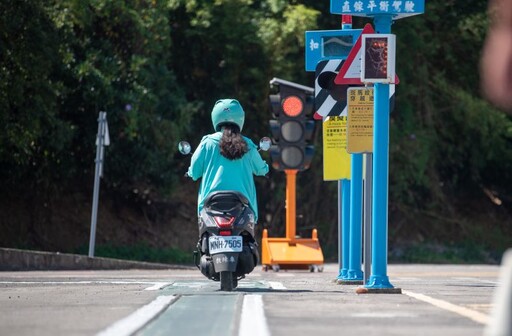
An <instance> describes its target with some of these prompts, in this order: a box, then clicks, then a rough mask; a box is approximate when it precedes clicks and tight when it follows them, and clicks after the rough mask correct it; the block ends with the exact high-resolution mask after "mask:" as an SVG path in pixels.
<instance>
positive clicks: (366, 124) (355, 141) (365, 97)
mask: <svg viewBox="0 0 512 336" xmlns="http://www.w3.org/2000/svg"><path fill="white" fill-rule="evenodd" d="M347 91H348V92H347V110H348V113H347V114H348V125H347V152H348V153H351V154H356V153H371V152H373V110H374V107H373V88H349V89H348V90H347Z"/></svg>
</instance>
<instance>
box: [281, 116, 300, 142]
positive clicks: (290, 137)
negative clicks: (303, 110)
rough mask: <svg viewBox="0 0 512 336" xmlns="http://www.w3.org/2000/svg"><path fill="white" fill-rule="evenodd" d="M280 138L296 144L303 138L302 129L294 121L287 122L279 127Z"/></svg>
mask: <svg viewBox="0 0 512 336" xmlns="http://www.w3.org/2000/svg"><path fill="white" fill-rule="evenodd" d="M281 136H282V137H283V139H284V140H285V141H287V142H297V141H300V140H301V139H302V138H303V137H304V128H303V127H302V125H301V123H300V122H298V121H296V120H289V121H286V122H284V123H283V124H282V125H281Z"/></svg>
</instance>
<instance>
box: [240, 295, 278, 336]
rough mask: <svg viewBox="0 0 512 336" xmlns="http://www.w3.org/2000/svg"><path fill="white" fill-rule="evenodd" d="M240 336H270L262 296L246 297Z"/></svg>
mask: <svg viewBox="0 0 512 336" xmlns="http://www.w3.org/2000/svg"><path fill="white" fill-rule="evenodd" d="M238 336H270V331H269V329H268V325H267V320H266V318H265V311H264V310H263V299H262V297H261V295H245V296H244V302H243V305H242V316H241V318H240V329H239V330H238Z"/></svg>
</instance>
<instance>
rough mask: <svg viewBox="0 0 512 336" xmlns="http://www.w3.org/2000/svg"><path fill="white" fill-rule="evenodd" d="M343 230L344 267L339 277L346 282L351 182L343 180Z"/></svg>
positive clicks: (341, 239)
mask: <svg viewBox="0 0 512 336" xmlns="http://www.w3.org/2000/svg"><path fill="white" fill-rule="evenodd" d="M341 189H342V191H341V193H342V195H341V212H342V214H341V230H339V232H340V241H341V248H342V253H341V257H342V265H341V269H340V274H339V275H338V279H339V280H344V279H346V278H347V275H348V265H349V257H350V180H349V179H343V180H341Z"/></svg>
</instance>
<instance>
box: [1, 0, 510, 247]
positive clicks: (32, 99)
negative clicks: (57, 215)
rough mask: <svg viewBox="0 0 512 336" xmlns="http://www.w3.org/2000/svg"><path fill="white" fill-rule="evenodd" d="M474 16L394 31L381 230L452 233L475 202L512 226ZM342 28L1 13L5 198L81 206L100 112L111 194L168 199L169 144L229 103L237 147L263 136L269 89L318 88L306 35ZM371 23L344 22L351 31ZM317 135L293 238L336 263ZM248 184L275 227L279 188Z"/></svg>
mask: <svg viewBox="0 0 512 336" xmlns="http://www.w3.org/2000/svg"><path fill="white" fill-rule="evenodd" d="M485 6H486V4H485V3H483V2H481V1H477V0H471V1H462V0H450V1H441V0H435V1H428V2H427V4H426V13H425V14H424V15H419V16H415V17H412V18H407V19H403V20H399V21H397V22H395V23H394V25H393V32H394V33H395V34H397V57H398V59H397V72H398V75H399V77H400V85H399V86H397V92H396V108H395V110H394V111H393V112H392V115H391V139H390V209H391V213H392V215H393V214H395V211H398V212H400V213H401V214H402V215H404V216H406V217H407V216H410V218H413V217H414V216H415V215H414V214H416V213H418V212H420V213H421V212H423V213H431V212H432V211H433V212H435V213H436V214H438V215H440V216H442V217H443V218H450V220H452V219H454V218H458V217H457V216H459V215H458V214H457V210H456V208H457V206H458V205H457V204H455V203H456V202H453V201H452V200H453V199H454V198H459V197H462V196H464V197H468V198H469V199H471V200H472V199H480V197H481V195H484V194H485V195H487V196H489V195H492V197H498V198H499V199H500V200H502V201H503V204H502V206H501V208H500V210H499V211H501V213H505V216H506V218H508V219H509V220H510V202H512V189H511V187H510V186H511V185H512V146H511V139H512V122H511V119H510V117H509V116H507V115H505V114H504V113H503V112H501V111H499V110H497V109H495V108H493V107H492V106H490V105H489V104H487V103H486V102H485V101H484V100H483V99H482V98H481V97H480V90H479V74H478V62H479V58H480V51H481V46H482V44H483V40H484V38H485V32H486V28H487V19H486V12H485V10H486V8H485ZM339 21H340V20H339V16H336V15H332V14H329V4H328V1H321V2H318V1H300V2H299V1H296V0H213V1H212V0H193V1H190V0H168V1H150V0H130V1H122V0H108V1H107V0H90V1H75V0H45V1H43V0H31V1H15V0H5V1H2V2H1V3H0V125H1V126H0V127H1V128H2V131H1V132H0V175H1V176H0V177H1V182H0V185H1V186H2V188H3V189H4V190H10V191H13V190H18V193H21V194H24V193H36V194H38V195H39V194H40V195H46V196H45V197H46V198H48V197H49V196H48V195H50V194H52V193H55V192H56V191H59V192H64V193H65V192H66V191H68V190H71V189H73V190H86V191H85V192H88V190H89V188H88V185H89V184H90V181H91V180H92V174H93V172H94V170H93V167H94V155H95V150H96V148H95V142H94V140H95V137H96V132H97V117H98V113H99V112H100V111H106V112H107V118H108V123H109V131H110V139H111V145H110V147H108V149H107V151H106V153H107V157H106V160H107V161H106V164H105V177H104V179H103V181H104V183H105V185H106V187H107V189H108V190H109V191H111V192H112V193H113V195H116V196H126V195H131V196H133V195H134V194H135V195H148V194H151V195H153V197H154V198H160V199H165V197H169V196H170V195H173V193H174V192H175V191H176V190H179V189H177V188H178V187H179V186H178V181H180V180H179V179H180V177H181V175H182V173H183V171H184V170H185V168H186V164H187V162H185V161H184V160H183V159H182V158H179V157H178V155H177V154H176V144H177V142H178V141H179V140H182V139H189V140H191V142H192V144H193V145H196V144H197V143H198V142H199V140H200V139H201V136H202V135H203V134H205V133H209V132H211V130H212V127H211V122H210V111H211V106H212V105H213V103H214V102H215V101H216V100H217V99H219V98H224V97H236V98H237V99H239V100H240V101H241V102H242V105H243V106H244V109H245V110H246V114H247V116H246V127H245V129H244V132H245V133H246V134H247V135H248V136H250V137H251V138H253V139H254V140H257V139H258V138H259V137H261V136H263V135H267V134H269V130H268V124H267V120H268V119H269V116H270V114H269V112H268V105H267V95H268V93H269V84H268V82H269V80H270V79H271V78H272V77H280V78H283V79H287V80H290V81H295V82H298V83H301V84H303V85H308V86H314V83H313V80H314V78H313V76H314V74H312V73H306V72H305V71H304V31H306V30H316V29H338V27H339ZM366 22H368V20H366V19H355V20H354V28H358V27H360V26H362V24H364V23H366ZM317 128H318V129H320V125H317ZM319 133H320V132H317V135H316V145H317V153H318V155H317V156H316V157H315V160H314V163H313V167H312V169H311V170H310V171H308V172H305V173H303V174H301V175H300V176H299V179H298V181H299V183H300V185H299V187H298V190H299V195H298V204H299V206H300V207H301V208H300V210H299V213H302V217H301V220H299V224H300V223H303V224H304V226H305V227H312V226H318V227H321V230H320V235H321V239H324V240H326V241H327V242H328V244H330V245H329V246H331V247H332V249H334V248H335V247H336V245H335V244H336V243H335V239H336V220H334V218H336V216H337V190H336V184H335V183H331V182H323V181H322V173H321V172H322V158H321V141H322V139H321V134H319ZM267 159H269V158H268V157H267ZM257 183H258V190H259V191H260V196H259V197H260V199H261V200H260V204H262V205H263V206H262V207H263V208H264V209H263V212H264V213H266V214H267V216H262V218H266V219H267V220H266V224H268V225H270V224H276V223H277V222H279V220H278V219H276V218H281V217H283V216H284V210H283V209H284V208H283V206H282V203H283V200H284V191H283V190H284V179H283V176H282V175H281V174H278V173H272V181H271V182H262V181H258V182H257ZM86 186H87V187H86ZM487 196H485V197H487ZM137 197H138V196H137ZM144 197H146V196H144ZM34 202H38V200H34ZM408 214H409V215H408ZM410 214H412V215H410ZM393 218H394V217H391V221H393V220H394V219H393ZM457 220H459V221H460V218H458V219H457ZM417 229H418V230H419V228H417ZM394 232H395V231H393V230H392V231H391V233H392V234H394Z"/></svg>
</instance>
